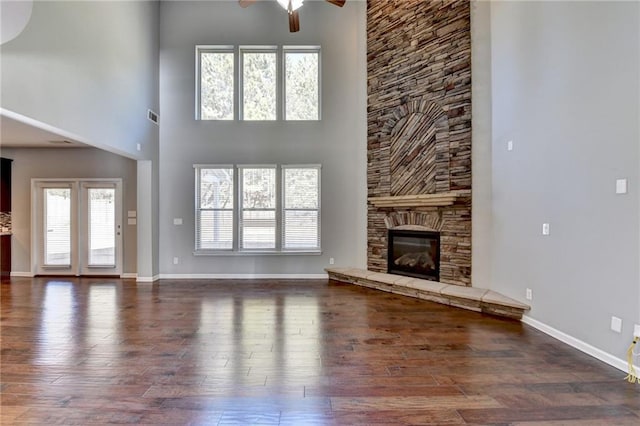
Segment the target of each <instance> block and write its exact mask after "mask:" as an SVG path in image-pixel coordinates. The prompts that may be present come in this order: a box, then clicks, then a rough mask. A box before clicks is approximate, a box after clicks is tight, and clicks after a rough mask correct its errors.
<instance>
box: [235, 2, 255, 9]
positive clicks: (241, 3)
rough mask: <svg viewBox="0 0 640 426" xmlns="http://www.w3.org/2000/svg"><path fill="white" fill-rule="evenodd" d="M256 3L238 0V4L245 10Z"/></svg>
mask: <svg viewBox="0 0 640 426" xmlns="http://www.w3.org/2000/svg"><path fill="white" fill-rule="evenodd" d="M255 2H256V0H238V3H239V4H240V7H242V8H244V7H249V6H251V5H252V4H254V3H255Z"/></svg>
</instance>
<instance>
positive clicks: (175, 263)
mask: <svg viewBox="0 0 640 426" xmlns="http://www.w3.org/2000/svg"><path fill="white" fill-rule="evenodd" d="M178 263H180V259H178V258H177V257H174V258H173V264H174V265H177V264H178Z"/></svg>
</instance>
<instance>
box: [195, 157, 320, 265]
mask: <svg viewBox="0 0 640 426" xmlns="http://www.w3.org/2000/svg"><path fill="white" fill-rule="evenodd" d="M194 167H195V172H196V173H195V174H196V176H195V177H196V188H195V189H196V197H195V198H196V206H195V207H196V209H195V210H196V235H195V250H196V253H201V254H209V253H210V254H216V253H224V252H248V253H260V252H264V253H273V252H276V253H277V252H283V253H286V252H289V253H291V252H319V251H320V166H319V165H258V166H252V165H251V166H249V165H230V166H221V165H196V166H194Z"/></svg>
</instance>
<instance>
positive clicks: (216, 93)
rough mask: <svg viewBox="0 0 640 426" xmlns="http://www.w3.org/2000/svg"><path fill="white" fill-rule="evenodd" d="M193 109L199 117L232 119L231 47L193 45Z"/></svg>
mask: <svg viewBox="0 0 640 426" xmlns="http://www.w3.org/2000/svg"><path fill="white" fill-rule="evenodd" d="M196 57H197V62H196V70H197V72H196V78H197V80H196V81H197V84H196V92H197V93H196V99H197V105H196V110H197V111H198V118H199V119H200V120H233V118H234V104H233V98H234V96H233V93H234V77H233V76H234V62H235V60H234V50H233V47H215V46H214V47H206V46H197V47H196Z"/></svg>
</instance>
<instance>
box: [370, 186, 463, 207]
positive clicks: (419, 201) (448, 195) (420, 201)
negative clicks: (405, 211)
mask: <svg viewBox="0 0 640 426" xmlns="http://www.w3.org/2000/svg"><path fill="white" fill-rule="evenodd" d="M470 196H471V190H458V191H448V192H439V193H437V194H418V195H397V196H388V197H369V203H371V205H373V206H375V207H378V208H381V209H383V208H396V207H402V208H407V207H445V206H451V205H453V204H454V203H455V202H456V201H458V200H459V199H462V198H468V197H470Z"/></svg>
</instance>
